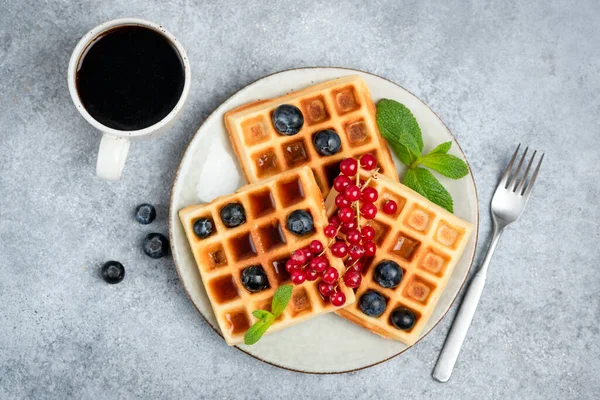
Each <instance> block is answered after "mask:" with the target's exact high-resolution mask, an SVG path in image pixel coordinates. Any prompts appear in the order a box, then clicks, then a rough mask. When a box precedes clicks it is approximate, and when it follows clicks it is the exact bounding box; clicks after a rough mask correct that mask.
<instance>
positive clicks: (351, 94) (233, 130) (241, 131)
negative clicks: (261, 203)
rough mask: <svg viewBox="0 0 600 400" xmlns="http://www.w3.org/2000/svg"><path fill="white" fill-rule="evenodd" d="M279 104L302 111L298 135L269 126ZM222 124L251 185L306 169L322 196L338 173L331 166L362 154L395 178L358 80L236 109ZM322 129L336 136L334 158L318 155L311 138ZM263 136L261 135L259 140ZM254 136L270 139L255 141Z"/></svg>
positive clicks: (351, 78) (343, 80)
mask: <svg viewBox="0 0 600 400" xmlns="http://www.w3.org/2000/svg"><path fill="white" fill-rule="evenodd" d="M281 104H290V105H294V106H296V107H298V108H299V109H300V110H301V111H302V114H303V116H304V121H305V122H304V126H303V127H302V129H301V130H300V132H298V133H297V134H296V135H292V136H285V135H280V134H279V133H277V131H276V130H275V128H274V126H273V123H272V121H271V117H272V113H273V111H274V110H275V108H277V107H278V106H279V105H281ZM225 125H226V127H227V130H228V131H229V135H230V139H231V141H232V144H233V148H234V150H235V152H236V154H237V156H238V159H239V160H240V163H241V165H242V168H243V170H244V174H245V175H246V178H247V179H248V181H249V182H257V181H259V180H260V179H263V178H266V177H269V176H274V175H276V174H279V173H281V172H282V171H284V170H285V169H286V168H295V167H300V166H304V165H308V166H310V167H311V168H312V170H313V173H314V174H315V179H316V180H317V184H318V185H319V187H320V188H321V191H322V193H323V195H324V196H326V195H327V194H328V193H329V190H330V189H331V186H332V181H333V178H335V176H337V174H338V173H339V169H338V171H337V173H335V174H334V173H333V172H334V171H333V170H334V168H332V165H335V166H336V168H337V164H339V162H340V161H341V160H342V159H344V158H346V157H360V155H362V154H365V153H372V154H374V155H376V157H377V159H378V161H379V164H380V166H382V167H383V168H382V173H383V174H386V175H388V176H389V177H391V178H393V179H397V177H398V176H397V173H396V169H395V166H394V163H393V161H392V158H391V155H390V152H389V150H388V148H387V145H386V143H385V141H383V139H382V138H381V136H380V135H379V133H378V128H377V123H376V119H375V106H374V105H373V101H372V100H371V97H370V94H369V91H368V88H367V86H366V85H365V83H364V82H363V80H362V79H361V78H360V77H358V76H348V77H344V78H339V79H335V80H332V81H328V82H325V83H322V84H319V85H315V86H312V87H309V88H306V89H304V90H301V91H299V92H293V93H290V94H288V95H285V96H282V97H279V98H275V99H271V100H264V101H259V102H255V103H251V104H247V105H245V106H242V107H238V108H236V109H234V110H231V111H229V112H228V113H227V114H225ZM323 129H332V130H334V131H335V132H337V133H338V135H339V137H340V140H341V142H342V145H341V150H340V151H339V152H338V153H336V154H334V155H331V156H323V155H320V154H319V153H318V152H317V151H316V149H315V147H314V145H313V136H314V135H315V134H316V133H317V132H318V131H320V130H323ZM263 131H264V132H265V133H264V135H257V132H263ZM257 136H260V138H263V137H265V138H267V137H268V139H264V140H262V139H256V137H257Z"/></svg>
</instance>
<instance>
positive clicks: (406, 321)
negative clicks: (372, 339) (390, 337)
mask: <svg viewBox="0 0 600 400" xmlns="http://www.w3.org/2000/svg"><path fill="white" fill-rule="evenodd" d="M390 322H391V323H392V325H394V326H395V327H396V329H400V330H403V331H407V330H409V329H410V328H412V327H413V326H414V325H415V313H413V312H412V311H411V310H409V309H408V308H405V307H398V308H396V309H395V310H394V311H392V314H391V315H390Z"/></svg>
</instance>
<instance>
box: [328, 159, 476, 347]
mask: <svg viewBox="0 0 600 400" xmlns="http://www.w3.org/2000/svg"><path fill="white" fill-rule="evenodd" d="M360 174H361V178H363V179H365V180H366V179H368V176H369V174H368V173H367V172H366V171H363V170H361V172H360ZM369 186H372V187H374V188H375V189H376V190H377V191H378V193H379V198H378V200H377V201H376V202H375V205H376V206H377V208H378V210H379V212H378V213H377V216H376V217H375V218H374V219H373V220H371V221H368V223H366V225H370V226H372V227H373V228H374V229H375V232H376V233H375V239H374V242H375V243H376V244H377V252H376V254H375V256H374V257H373V258H371V259H369V260H366V262H365V263H364V266H363V270H362V275H363V280H362V283H361V285H360V287H359V288H358V289H357V291H356V302H355V303H354V304H352V305H349V306H348V307H346V308H344V309H343V310H340V311H338V314H339V315H341V316H343V317H344V318H347V319H348V320H350V321H352V322H354V323H356V324H358V325H360V326H362V327H364V328H366V329H368V330H370V331H372V332H374V333H376V334H378V335H380V336H383V337H387V338H391V339H395V340H399V341H401V342H404V343H406V344H408V345H411V344H413V343H414V342H415V341H416V340H417V339H418V338H419V337H420V335H421V332H422V331H423V328H424V327H425V325H426V324H427V321H428V320H429V317H430V316H431V313H432V312H433V309H434V308H435V305H436V303H437V301H438V299H439V297H440V295H441V293H442V292H443V291H444V288H445V287H446V284H447V283H448V279H449V277H450V275H451V274H452V270H453V269H454V266H455V265H456V263H457V261H458V260H459V258H460V256H461V255H462V252H463V250H464V248H465V245H466V243H467V240H468V239H469V235H470V234H471V231H472V226H471V224H469V223H468V222H466V221H463V220H462V219H460V218H458V217H456V216H455V215H453V214H452V213H450V212H448V211H446V210H445V209H443V208H441V207H439V206H437V205H435V204H433V203H432V202H431V201H429V200H427V199H426V198H424V197H423V196H421V195H420V194H418V193H416V192H415V191H413V190H411V189H409V188H408V187H406V186H404V185H402V184H401V183H400V182H398V181H395V180H392V179H389V178H387V177H385V176H383V175H380V174H376V175H375V176H374V177H373V179H372V180H371V182H370V184H369ZM336 195H337V192H336V190H335V189H332V190H331V193H330V194H329V196H328V197H327V201H326V205H327V211H328V214H333V213H334V212H335V210H336V206H335V196H336ZM390 199H391V200H394V201H395V202H396V203H397V204H398V210H397V211H396V213H395V214H394V215H388V214H385V213H384V212H383V211H382V205H383V203H384V202H385V201H387V200H390ZM363 221H365V220H364V219H363ZM383 260H392V261H395V262H396V263H398V264H399V265H400V267H401V268H402V270H403V278H402V281H401V282H400V285H398V286H397V287H396V288H393V289H388V288H384V287H382V286H380V285H379V284H378V283H377V282H376V281H375V280H374V278H373V272H374V270H375V267H376V266H377V264H379V263H380V262H381V261H383ZM367 290H374V291H376V292H379V293H380V294H381V295H383V296H384V297H385V298H386V299H387V306H386V309H385V311H384V312H383V314H382V315H381V316H379V317H377V318H375V317H370V316H368V315H366V314H364V313H363V312H362V311H361V310H360V308H359V307H358V304H359V301H360V298H361V296H362V295H363V293H365V292H366V291H367ZM397 307H406V308H408V309H410V310H412V311H413V313H414V314H415V317H416V322H415V324H414V326H413V327H412V328H411V329H410V330H408V331H404V330H399V329H397V328H396V327H394V326H393V325H392V324H391V322H390V321H389V319H390V314H391V312H392V311H393V310H394V309H396V308H397Z"/></svg>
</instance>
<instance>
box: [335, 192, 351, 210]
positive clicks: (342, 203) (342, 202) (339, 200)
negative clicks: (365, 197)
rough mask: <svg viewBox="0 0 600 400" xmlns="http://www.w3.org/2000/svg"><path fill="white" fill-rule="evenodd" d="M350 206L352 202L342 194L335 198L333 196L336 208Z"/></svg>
mask: <svg viewBox="0 0 600 400" xmlns="http://www.w3.org/2000/svg"><path fill="white" fill-rule="evenodd" d="M350 204H352V202H351V201H350V200H348V199H347V198H346V196H344V194H343V193H340V194H338V195H337V196H335V205H336V207H337V208H344V207H349V206H350Z"/></svg>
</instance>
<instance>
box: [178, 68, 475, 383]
mask: <svg viewBox="0 0 600 400" xmlns="http://www.w3.org/2000/svg"><path fill="white" fill-rule="evenodd" d="M354 74H357V75H360V76H362V78H363V79H364V80H365V82H366V84H367V86H368V87H369V89H370V91H371V95H372V97H373V101H374V102H375V103H377V101H378V100H380V99H382V98H389V99H394V100H397V101H399V102H401V103H403V104H404V105H406V106H407V107H408V108H409V109H410V110H411V111H412V113H413V115H414V116H415V117H416V119H417V121H418V122H419V125H420V127H421V131H422V133H423V141H424V143H425V151H428V150H430V149H432V148H433V147H435V146H436V145H438V144H440V143H441V142H445V141H449V140H451V141H453V142H454V146H452V149H451V150H450V153H453V154H454V155H456V156H458V157H461V158H463V159H464V158H465V156H464V154H463V153H462V150H461V149H460V147H459V146H458V143H457V142H456V140H455V138H454V136H452V134H451V133H450V131H449V130H448V128H447V127H446V126H445V125H444V123H443V122H442V121H441V120H440V119H439V117H438V116H437V115H436V114H435V113H434V112H433V111H431V109H430V108H429V107H427V106H426V105H425V104H424V103H423V102H422V101H421V100H419V99H418V98H417V97H416V96H414V95H413V94H412V93H410V92H409V91H407V90H406V89H403V88H402V87H400V86H398V85H397V84H395V83H393V82H390V81H388V80H386V79H384V78H381V77H379V76H376V75H372V74H369V73H366V72H362V71H356V70H351V69H345V68H301V69H293V70H288V71H283V72H279V73H276V74H273V75H269V76H266V77H264V78H262V79H259V80H258V81H256V82H254V83H251V84H250V85H248V86H246V87H245V88H243V89H241V90H240V91H238V92H237V93H235V94H234V95H233V96H231V97H230V98H229V99H228V100H227V101H225V102H224V103H223V104H221V105H220V106H219V107H218V108H217V109H216V110H215V111H214V112H213V113H212V114H211V115H210V116H209V117H208V118H207V119H206V121H204V123H203V124H202V126H201V127H200V129H198V132H196V135H195V136H194V137H193V139H192V140H191V142H190V144H189V146H188V148H187V150H186V152H185V154H184V155H183V159H182V160H181V164H180V165H179V169H178V171H177V174H176V176H175V182H174V183H173V190H172V193H171V204H170V210H169V232H170V236H171V247H172V251H173V258H174V260H175V264H176V266H177V271H178V273H179V277H180V279H181V282H182V283H183V286H184V288H185V290H186V292H187V294H188V296H189V297H190V299H191V300H192V302H193V303H194V305H195V306H196V308H197V309H198V311H199V312H200V314H202V316H203V317H204V318H205V319H206V321H207V322H208V323H209V324H210V326H211V327H212V328H213V329H214V330H215V331H216V332H217V333H219V334H220V331H219V328H218V325H217V322H216V320H215V317H214V314H213V311H212V308H211V305H210V302H209V300H208V298H207V296H206V292H205V290H204V286H203V285H202V281H201V278H200V274H199V272H198V269H197V267H196V263H195V261H194V258H193V256H192V254H191V251H190V247H189V245H188V242H187V239H186V237H185V234H184V231H183V227H182V226H181V223H180V221H179V217H178V215H177V212H178V211H179V210H180V209H181V208H183V207H186V206H188V205H192V204H199V203H203V202H206V201H210V200H212V199H213V198H214V197H216V196H218V195H223V194H227V193H231V192H233V191H235V190H236V189H237V188H239V187H240V186H242V185H244V184H245V183H246V179H245V178H244V176H243V174H242V171H241V167H240V166H239V163H238V161H237V159H236V157H235V153H234V152H233V149H232V148H231V144H230V142H229V139H228V137H227V131H226V129H225V126H224V123H223V115H224V114H225V112H227V111H229V110H231V109H233V108H235V107H238V106H241V105H243V104H246V103H249V102H252V101H255V100H258V99H268V98H272V97H277V96H281V95H283V94H285V93H286V92H289V91H295V90H299V89H302V88H305V87H307V86H310V85H313V84H316V83H319V82H324V81H327V80H330V79H334V78H338V77H341V76H345V75H354ZM395 162H396V166H397V167H398V171H399V172H400V173H401V174H403V172H404V166H403V165H402V164H401V163H400V162H398V160H397V159H395ZM401 176H402V175H401ZM443 184H444V186H445V187H446V188H447V189H448V190H449V192H450V193H451V195H452V197H453V198H454V204H455V210H454V211H455V214H456V215H457V216H459V217H461V218H463V219H465V220H467V221H469V222H470V223H472V224H473V226H474V227H475V230H474V232H473V235H472V236H471V238H470V239H469V242H468V244H467V246H466V248H465V251H464V253H463V256H462V257H461V259H460V261H459V262H458V264H457V265H456V267H455V269H454V271H453V273H452V276H451V277H450V280H449V282H448V285H447V286H446V289H445V290H444V292H443V293H442V295H441V297H440V299H439V301H438V304H437V306H436V307H435V310H434V312H433V314H432V315H431V318H430V320H429V322H428V324H427V326H426V327H425V329H424V333H423V336H425V335H426V334H427V333H429V331H431V329H432V328H433V327H434V326H435V325H436V324H437V323H438V322H439V321H440V320H441V319H442V318H443V317H444V315H445V314H446V312H447V311H448V309H449V308H450V306H451V305H452V303H453V302H454V299H455V298H456V296H457V294H458V292H459V291H460V288H461V287H462V285H463V283H464V282H465V279H466V277H467V275H468V273H469V270H470V268H471V264H472V262H473V255H474V252H475V245H476V241H477V231H478V229H477V228H478V223H479V221H478V208H477V192H476V188H475V182H474V181H473V177H472V175H471V174H469V176H467V177H465V178H463V179H459V180H456V181H455V180H451V179H443ZM223 346H226V344H225V341H223ZM237 347H238V348H239V349H240V350H242V351H244V352H246V353H247V354H249V355H251V356H254V357H256V358H257V359H259V360H262V361H265V362H268V363H270V364H273V365H276V366H279V367H282V368H287V369H291V370H295V371H301V372H308V373H341V372H349V371H353V370H357V369H361V368H366V367H369V366H372V365H375V364H378V363H380V362H382V361H385V360H387V359H390V358H392V357H394V356H396V355H398V354H400V353H402V352H403V351H405V350H406V349H407V348H408V346H406V345H405V344H403V343H400V342H396V341H393V340H388V339H383V338H381V337H379V336H377V335H375V334H373V333H371V332H369V331H367V330H365V329H362V328H360V327H359V326H357V325H355V324H353V323H351V322H349V321H347V320H345V319H343V318H341V317H339V316H337V315H335V314H327V315H323V316H320V317H317V318H314V319H312V320H310V321H308V322H305V323H302V324H299V325H296V326H293V327H290V328H287V329H285V330H284V331H281V332H276V333H273V334H272V335H266V336H265V337H263V338H262V339H261V340H260V341H259V342H258V343H256V344H255V345H253V346H245V345H240V346H237Z"/></svg>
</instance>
